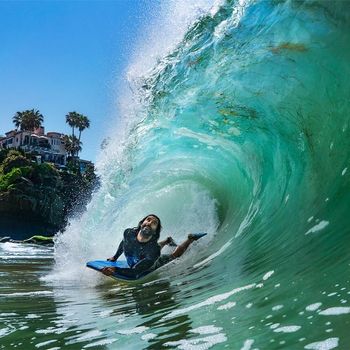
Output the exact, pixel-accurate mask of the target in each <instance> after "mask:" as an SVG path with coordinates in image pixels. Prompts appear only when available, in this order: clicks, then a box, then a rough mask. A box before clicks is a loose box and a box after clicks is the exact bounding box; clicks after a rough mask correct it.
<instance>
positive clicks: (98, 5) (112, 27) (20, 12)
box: [0, 0, 158, 161]
mask: <svg viewBox="0 0 350 350" xmlns="http://www.w3.org/2000/svg"><path fill="white" fill-rule="evenodd" d="M157 3H158V2H157ZM154 4H155V3H152V6H154ZM150 6H151V4H150V2H149V1H145V0H143V1H139V0H115V1H18V2H17V1H6V2H4V1H0V45H1V49H0V134H4V133H5V132H7V131H9V130H11V129H13V128H14V127H13V123H12V116H13V115H14V114H15V113H16V112H17V111H21V110H25V109H32V108H35V109H39V111H40V112H41V113H42V114H43V115H44V118H45V119H44V126H45V130H46V131H58V132H63V133H69V132H70V129H69V127H68V126H67V125H66V124H65V115H66V114H67V113H68V112H70V111H77V112H79V113H82V114H84V115H87V116H88V117H89V118H90V120H91V127H90V129H89V130H88V131H84V133H83V135H82V141H83V152H82V154H81V157H82V158H84V159H89V160H92V161H95V159H96V155H97V154H98V150H99V147H100V144H101V141H102V139H103V137H104V133H105V132H104V128H105V127H108V125H109V123H113V124H114V123H115V121H113V119H115V118H116V117H117V115H116V108H115V101H116V95H115V93H116V91H115V87H116V82H117V81H118V79H119V77H120V76H121V74H122V72H123V70H124V69H125V67H126V66H127V63H128V58H129V55H130V50H131V49H132V48H133V43H135V41H136V39H137V36H138V35H139V33H140V31H142V27H143V25H144V22H145V19H146V18H147V11H149V7H150Z"/></svg>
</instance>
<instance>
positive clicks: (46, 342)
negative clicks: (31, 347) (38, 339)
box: [35, 339, 57, 348]
mask: <svg viewBox="0 0 350 350" xmlns="http://www.w3.org/2000/svg"><path fill="white" fill-rule="evenodd" d="M56 341H57V340H56V339H52V340H47V341H44V342H42V343H38V344H36V345H35V347H36V348H41V347H42V346H45V345H49V344H52V343H54V342H56Z"/></svg>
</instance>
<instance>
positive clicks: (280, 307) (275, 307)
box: [272, 305, 283, 311]
mask: <svg viewBox="0 0 350 350" xmlns="http://www.w3.org/2000/svg"><path fill="white" fill-rule="evenodd" d="M282 308H283V305H275V306H274V307H273V308H272V310H273V311H278V310H280V309H282Z"/></svg>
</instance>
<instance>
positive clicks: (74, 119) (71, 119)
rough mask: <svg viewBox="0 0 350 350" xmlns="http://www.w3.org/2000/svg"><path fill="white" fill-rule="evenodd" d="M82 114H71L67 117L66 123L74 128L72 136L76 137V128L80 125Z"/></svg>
mask: <svg viewBox="0 0 350 350" xmlns="http://www.w3.org/2000/svg"><path fill="white" fill-rule="evenodd" d="M79 117H80V114H79V113H77V112H69V113H68V114H67V115H66V123H67V124H68V125H69V126H70V127H71V128H72V136H74V128H76V127H77V126H78V125H77V124H78V120H79Z"/></svg>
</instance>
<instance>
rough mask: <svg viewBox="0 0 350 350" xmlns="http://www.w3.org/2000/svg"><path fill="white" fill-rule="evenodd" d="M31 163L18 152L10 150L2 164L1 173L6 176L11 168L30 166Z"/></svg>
mask: <svg viewBox="0 0 350 350" xmlns="http://www.w3.org/2000/svg"><path fill="white" fill-rule="evenodd" d="M30 164H31V162H30V161H29V160H28V159H27V158H26V157H24V156H22V154H21V153H20V152H18V151H13V150H11V151H10V152H9V153H8V154H7V157H6V158H5V159H4V161H3V162H2V166H1V168H2V173H3V174H7V173H9V172H10V171H11V170H12V169H13V168H19V167H25V166H28V165H30Z"/></svg>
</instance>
